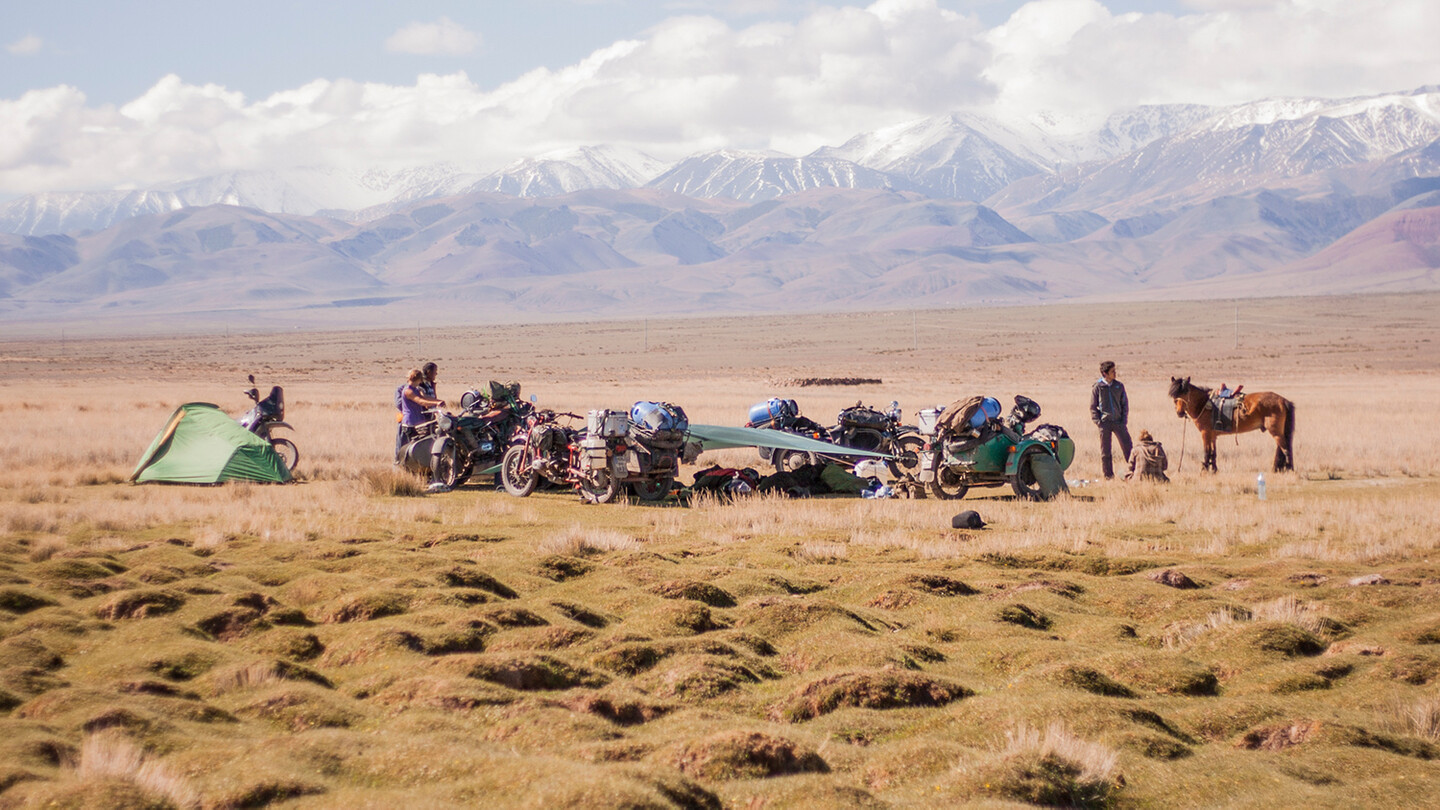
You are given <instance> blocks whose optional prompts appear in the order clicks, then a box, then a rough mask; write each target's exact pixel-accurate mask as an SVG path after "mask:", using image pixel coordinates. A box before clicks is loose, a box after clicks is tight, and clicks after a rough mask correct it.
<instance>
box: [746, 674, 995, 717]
mask: <svg viewBox="0 0 1440 810" xmlns="http://www.w3.org/2000/svg"><path fill="white" fill-rule="evenodd" d="M971 694H973V693H972V692H971V691H970V690H968V689H966V688H965V687H963V686H961V685H960V684H957V683H954V682H952V681H947V680H943V679H940V678H934V677H931V676H929V675H922V674H919V673H914V672H884V671H882V672H845V673H840V674H837V675H829V676H826V677H824V678H820V679H818V680H814V681H811V682H810V683H807V684H805V685H804V686H802V687H800V688H799V689H797V690H796V691H795V692H794V693H793V694H792V695H790V697H789V698H787V699H786V700H785V701H784V702H783V703H781V704H780V705H778V706H776V707H775V708H773V709H772V710H771V712H770V717H771V719H773V720H784V721H788V722H791V723H798V722H801V721H803V720H809V719H811V718H814V717H819V716H821V715H824V714H829V713H830V712H833V711H835V710H836V709H840V708H845V707H854V708H860V709H899V708H909V707H920V706H944V705H945V704H947V703H950V702H952V701H956V700H960V699H961V698H965V697H968V696H970V695H971Z"/></svg>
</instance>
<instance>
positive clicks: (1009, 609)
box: [995, 602, 1051, 630]
mask: <svg viewBox="0 0 1440 810" xmlns="http://www.w3.org/2000/svg"><path fill="white" fill-rule="evenodd" d="M995 620H996V621H999V622H1008V623H1009V624H1018V625H1020V626H1021V627H1028V628H1030V629H1031V630H1048V629H1050V625H1051V619H1050V617H1049V616H1046V615H1045V614H1044V613H1041V612H1040V611H1038V610H1035V609H1034V608H1032V607H1030V606H1029V605H1025V604H1022V603H1020V602H1016V603H1015V604H1013V605H1004V606H1003V607H1001V608H1000V609H999V610H997V611H995Z"/></svg>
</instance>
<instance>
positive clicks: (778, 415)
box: [745, 397, 800, 428]
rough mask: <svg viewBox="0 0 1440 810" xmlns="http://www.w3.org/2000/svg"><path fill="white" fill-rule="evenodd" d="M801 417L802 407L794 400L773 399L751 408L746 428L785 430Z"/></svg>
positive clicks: (758, 403)
mask: <svg viewBox="0 0 1440 810" xmlns="http://www.w3.org/2000/svg"><path fill="white" fill-rule="evenodd" d="M798 416H800V406H799V405H797V404H796V403H795V400H793V399H781V398H779V397H771V398H769V399H767V400H765V401H764V402H757V403H755V404H754V405H751V406H750V418H749V420H748V421H746V423H745V427H753V428H783V427H788V426H789V424H790V423H791V422H793V421H795V419H796V418H797V417H798Z"/></svg>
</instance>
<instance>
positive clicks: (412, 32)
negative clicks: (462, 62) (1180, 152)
mask: <svg viewBox="0 0 1440 810" xmlns="http://www.w3.org/2000/svg"><path fill="white" fill-rule="evenodd" d="M478 47H480V35H479V34H476V33H473V32H471V31H467V30H466V29H465V27H464V26H462V25H460V24H459V23H457V22H455V21H454V20H451V19H450V18H449V17H441V18H440V19H439V20H437V21H436V22H433V23H418V22H416V23H410V24H409V25H407V26H405V27H404V28H401V29H400V30H399V31H396V32H395V33H393V34H391V35H390V36H389V37H388V38H387V39H386V40H385V50H387V51H390V52H391V53H413V54H420V55H422V56H464V55H465V54H467V53H473V52H474V51H475V49H476V48H478Z"/></svg>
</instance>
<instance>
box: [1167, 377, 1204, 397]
mask: <svg viewBox="0 0 1440 810" xmlns="http://www.w3.org/2000/svg"><path fill="white" fill-rule="evenodd" d="M1191 390H1195V391H1202V392H1204V394H1205V396H1207V397H1208V396H1210V390H1211V389H1209V388H1206V387H1204V386H1202V385H1196V384H1195V383H1192V382H1190V378H1189V377H1181V378H1176V377H1171V378H1170V397H1171V398H1172V399H1178V398H1180V397H1183V396H1185V395H1186V394H1187V393H1189V392H1190V391H1191Z"/></svg>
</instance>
